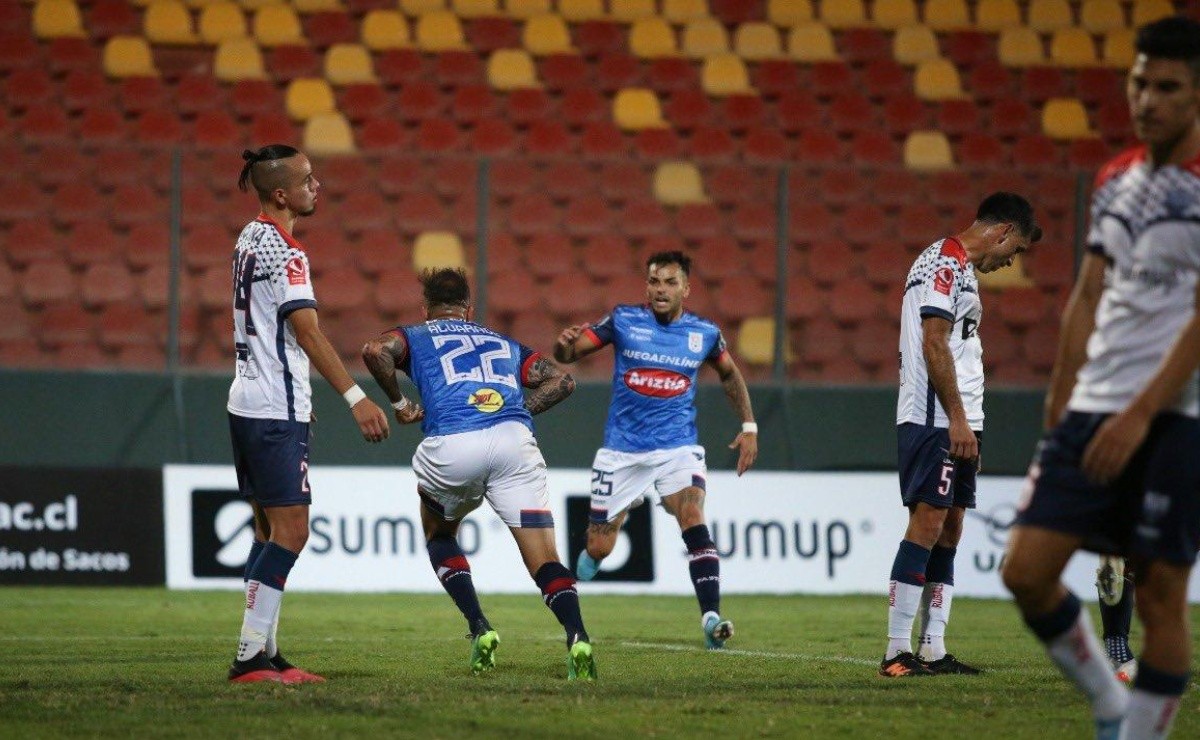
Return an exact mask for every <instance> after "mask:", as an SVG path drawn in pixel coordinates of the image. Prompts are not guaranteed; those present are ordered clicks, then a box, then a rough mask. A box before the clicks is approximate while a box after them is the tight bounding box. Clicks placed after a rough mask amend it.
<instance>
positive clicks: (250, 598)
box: [237, 581, 283, 660]
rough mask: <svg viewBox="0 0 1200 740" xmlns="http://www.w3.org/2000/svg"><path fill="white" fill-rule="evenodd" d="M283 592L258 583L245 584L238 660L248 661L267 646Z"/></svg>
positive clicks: (249, 582)
mask: <svg viewBox="0 0 1200 740" xmlns="http://www.w3.org/2000/svg"><path fill="white" fill-rule="evenodd" d="M282 601H283V592H282V591H280V590H278V589H274V588H271V587H270V586H268V585H266V584H264V583H261V582H259V581H247V582H246V612H245V614H244V615H243V616H242V635H241V637H240V638H239V640H238V653H237V659H238V660H249V659H251V658H253V657H254V656H255V655H258V654H259V652H261V651H262V650H263V649H264V648H265V647H266V645H267V640H268V639H269V638H270V637H271V634H272V632H273V630H274V625H275V622H276V619H277V618H278V616H279V605H280V603H281V602H282Z"/></svg>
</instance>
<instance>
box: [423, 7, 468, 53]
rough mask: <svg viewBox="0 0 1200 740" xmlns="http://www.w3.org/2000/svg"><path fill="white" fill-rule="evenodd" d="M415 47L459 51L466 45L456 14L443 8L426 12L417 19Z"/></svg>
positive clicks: (424, 49) (428, 49) (435, 50)
mask: <svg viewBox="0 0 1200 740" xmlns="http://www.w3.org/2000/svg"><path fill="white" fill-rule="evenodd" d="M417 48H418V49H420V50H421V51H433V52H438V51H461V50H466V49H468V48H470V47H468V46H467V40H466V37H465V36H464V35H463V27H462V24H461V23H459V22H458V16H456V15H454V14H453V13H451V12H449V11H445V10H437V11H434V12H432V13H426V14H425V15H423V16H421V17H420V18H419V19H418V20H417Z"/></svg>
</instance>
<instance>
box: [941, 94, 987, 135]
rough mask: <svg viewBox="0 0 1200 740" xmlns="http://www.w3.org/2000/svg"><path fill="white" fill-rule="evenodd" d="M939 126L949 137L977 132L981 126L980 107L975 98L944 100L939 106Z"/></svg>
mask: <svg viewBox="0 0 1200 740" xmlns="http://www.w3.org/2000/svg"><path fill="white" fill-rule="evenodd" d="M937 127H938V128H939V129H941V131H942V133H944V134H946V135H947V136H949V137H958V136H962V135H964V134H968V133H973V132H976V131H978V130H979V128H980V112H979V107H978V106H976V105H975V101H973V100H966V99H964V100H943V101H942V102H941V105H940V106H939V108H938V114H937Z"/></svg>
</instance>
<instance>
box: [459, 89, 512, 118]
mask: <svg viewBox="0 0 1200 740" xmlns="http://www.w3.org/2000/svg"><path fill="white" fill-rule="evenodd" d="M499 110H500V101H499V99H498V98H497V97H496V95H495V94H494V93H493V92H492V90H491V88H489V87H488V86H487V85H464V86H463V87H460V88H458V89H457V90H455V92H454V102H453V103H452V104H451V112H452V113H453V114H454V119H455V120H456V121H460V122H463V123H472V124H474V123H478V122H479V121H480V120H482V119H484V118H493V117H495V116H496V115H497V114H498V112H499Z"/></svg>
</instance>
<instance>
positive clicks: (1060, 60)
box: [1050, 28, 1098, 67]
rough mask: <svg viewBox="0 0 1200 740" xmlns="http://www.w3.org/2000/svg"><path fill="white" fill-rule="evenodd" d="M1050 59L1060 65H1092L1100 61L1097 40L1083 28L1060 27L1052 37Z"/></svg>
mask: <svg viewBox="0 0 1200 740" xmlns="http://www.w3.org/2000/svg"><path fill="white" fill-rule="evenodd" d="M1050 61H1051V62H1053V63H1054V64H1056V65H1058V66H1059V67H1091V66H1094V65H1095V64H1096V62H1097V61H1098V60H1097V58H1096V42H1095V41H1093V40H1092V34H1090V33H1088V32H1087V31H1085V30H1083V29H1082V28H1060V29H1058V30H1057V31H1055V32H1054V36H1053V37H1051V39H1050Z"/></svg>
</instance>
